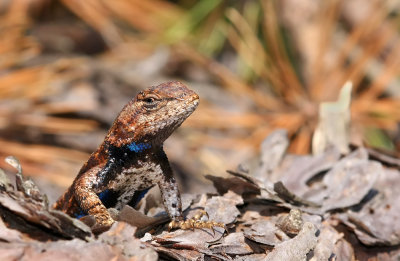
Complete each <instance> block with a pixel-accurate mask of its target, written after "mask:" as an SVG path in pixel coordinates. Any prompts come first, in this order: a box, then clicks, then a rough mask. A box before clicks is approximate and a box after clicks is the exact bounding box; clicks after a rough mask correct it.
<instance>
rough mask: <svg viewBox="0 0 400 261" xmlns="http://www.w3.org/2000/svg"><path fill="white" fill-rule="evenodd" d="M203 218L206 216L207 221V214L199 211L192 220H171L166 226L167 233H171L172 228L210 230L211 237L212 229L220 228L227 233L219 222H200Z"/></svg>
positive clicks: (223, 225)
mask: <svg viewBox="0 0 400 261" xmlns="http://www.w3.org/2000/svg"><path fill="white" fill-rule="evenodd" d="M203 216H206V217H207V219H208V213H207V212H206V211H204V210H202V211H200V212H199V213H198V214H196V215H195V216H194V217H193V218H189V219H186V220H180V221H176V220H172V221H171V222H170V223H169V224H168V231H171V229H174V228H180V229H184V230H186V229H192V230H193V229H195V228H209V229H211V230H212V232H213V235H214V236H215V230H214V227H222V228H224V229H225V231H227V229H226V226H225V224H223V223H220V222H215V221H212V220H207V221H204V220H201V218H202V217H203Z"/></svg>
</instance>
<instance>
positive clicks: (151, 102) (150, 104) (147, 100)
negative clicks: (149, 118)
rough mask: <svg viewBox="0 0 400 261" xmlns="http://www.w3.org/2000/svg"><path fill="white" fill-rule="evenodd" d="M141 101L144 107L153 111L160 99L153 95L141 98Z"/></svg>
mask: <svg viewBox="0 0 400 261" xmlns="http://www.w3.org/2000/svg"><path fill="white" fill-rule="evenodd" d="M142 101H143V105H144V107H146V108H147V109H149V110H151V109H155V108H156V107H157V104H158V103H159V102H160V99H159V98H158V97H155V96H153V95H147V96H146V97H143V99H142Z"/></svg>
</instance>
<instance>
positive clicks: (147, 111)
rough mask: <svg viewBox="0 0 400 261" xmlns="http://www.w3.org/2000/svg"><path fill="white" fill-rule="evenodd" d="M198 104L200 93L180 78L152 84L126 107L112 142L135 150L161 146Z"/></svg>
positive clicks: (115, 123)
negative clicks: (183, 82)
mask: <svg viewBox="0 0 400 261" xmlns="http://www.w3.org/2000/svg"><path fill="white" fill-rule="evenodd" d="M198 104H199V96H198V95H197V94H196V93H195V92H194V91H192V90H190V89H189V88H188V87H186V86H185V85H184V84H182V83H180V82H176V81H174V82H166V83H162V84H160V85H157V86H152V87H150V88H148V89H146V90H143V91H141V92H140V93H139V94H138V95H137V96H136V97H135V98H134V99H133V100H131V101H130V102H129V103H128V104H127V105H126V106H125V107H124V108H123V110H122V111H121V113H120V115H119V116H118V118H117V119H116V120H115V122H114V124H113V127H112V128H111V129H110V132H109V135H107V137H108V139H109V142H110V143H111V144H113V145H115V146H118V147H121V146H131V147H130V148H132V149H133V150H135V151H136V149H138V150H140V148H142V147H143V148H147V147H149V146H160V145H162V143H163V142H164V140H166V139H167V138H168V137H169V136H170V135H171V134H172V132H173V131H174V130H175V129H177V128H178V127H179V126H180V125H181V124H182V122H183V121H184V120H185V119H186V118H187V117H189V115H190V114H192V112H193V111H194V110H195V109H196V107H197V105H198ZM132 144H134V145H132ZM139 144H142V145H140V146H139ZM143 144H144V145H143ZM138 146H139V147H138Z"/></svg>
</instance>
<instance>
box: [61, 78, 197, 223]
mask: <svg viewBox="0 0 400 261" xmlns="http://www.w3.org/2000/svg"><path fill="white" fill-rule="evenodd" d="M198 103H199V96H198V95H197V94H196V93H195V92H193V91H192V90H190V89H188V88H187V87H186V86H185V85H183V84H182V83H180V82H167V83H163V84H160V85H158V86H155V87H150V88H148V89H146V90H144V91H142V92H140V93H139V94H138V95H137V96H136V97H135V98H134V99H133V100H131V101H130V102H129V103H128V104H127V105H126V106H125V107H124V108H123V109H122V111H121V112H120V114H119V115H118V117H117V118H116V120H115V121H114V123H113V125H112V126H111V128H110V130H109V131H108V134H107V136H106V137H105V139H104V141H103V143H102V144H101V145H100V146H99V148H98V149H97V150H96V151H95V152H93V153H92V155H91V156H90V158H89V160H88V161H87V162H86V163H85V164H84V165H83V166H82V168H81V170H80V171H79V174H78V176H77V177H76V178H75V180H74V182H73V183H72V185H71V186H70V188H69V189H68V190H67V191H66V192H65V194H64V195H63V196H61V197H60V198H59V199H58V201H57V202H56V203H55V205H54V208H55V209H58V210H61V211H64V212H65V213H67V214H68V215H70V216H73V217H78V218H79V217H81V216H84V215H87V214H89V215H91V216H93V217H94V218H95V220H96V226H97V227H109V226H111V224H112V223H113V222H114V220H113V219H112V218H111V216H110V214H109V212H108V211H107V208H110V207H114V208H116V209H118V210H120V209H121V208H122V207H123V206H124V205H126V204H129V205H134V204H135V203H136V201H137V200H138V196H139V197H140V194H143V193H145V192H146V191H147V189H149V188H151V187H152V186H154V185H156V184H158V186H159V187H160V190H161V194H162V198H163V202H164V206H165V208H166V211H167V213H168V215H169V216H170V218H171V219H172V222H174V224H176V223H177V222H179V221H182V220H183V218H182V205H181V197H180V194H179V191H178V187H177V184H176V181H175V179H174V177H173V174H172V171H171V167H170V165H169V162H168V159H167V156H166V155H165V153H164V150H163V142H164V141H165V140H166V139H167V138H168V137H169V136H170V135H171V133H172V132H173V131H174V130H175V129H177V128H178V127H179V126H180V125H181V124H182V122H183V121H184V120H185V119H186V118H187V117H189V115H190V114H191V113H192V112H193V111H194V110H195V109H196V107H197V105H198Z"/></svg>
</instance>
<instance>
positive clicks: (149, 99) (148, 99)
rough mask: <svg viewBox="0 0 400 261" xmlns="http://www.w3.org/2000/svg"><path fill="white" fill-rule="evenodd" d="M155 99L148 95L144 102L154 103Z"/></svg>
mask: <svg viewBox="0 0 400 261" xmlns="http://www.w3.org/2000/svg"><path fill="white" fill-rule="evenodd" d="M154 101H155V99H154V98H153V97H148V98H146V99H144V102H145V103H147V104H152V103H154Z"/></svg>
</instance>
